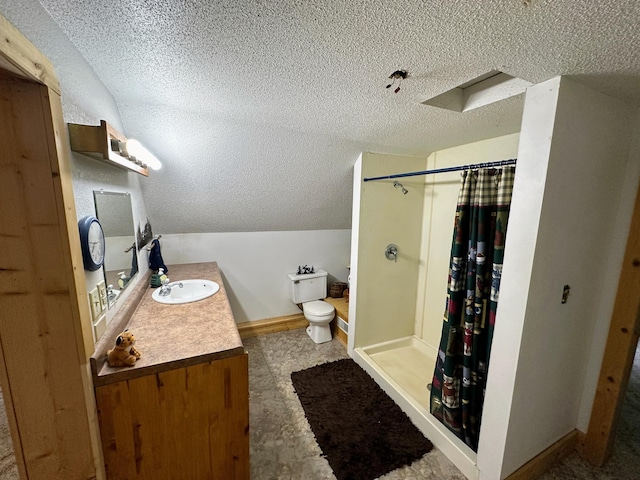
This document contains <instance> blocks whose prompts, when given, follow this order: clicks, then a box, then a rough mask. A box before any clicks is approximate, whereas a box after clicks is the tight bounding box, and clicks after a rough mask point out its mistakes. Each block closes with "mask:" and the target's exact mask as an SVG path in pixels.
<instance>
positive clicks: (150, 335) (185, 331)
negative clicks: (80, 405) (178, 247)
mask: <svg viewBox="0 0 640 480" xmlns="http://www.w3.org/2000/svg"><path fill="white" fill-rule="evenodd" d="M168 269H169V271H168V272H167V276H168V277H169V279H170V280H171V281H172V282H176V281H180V280H188V279H205V280H212V281H214V282H216V283H218V284H219V285H220V291H218V292H217V293H216V294H215V295H212V296H211V297H209V298H205V299H204V300H200V301H198V302H193V303H184V304H180V305H166V304H162V303H158V302H156V301H155V300H153V299H152V298H151V295H152V294H153V292H154V291H155V289H153V288H148V282H145V285H142V288H144V289H145V290H146V291H144V292H143V293H142V294H141V300H140V303H139V304H138V306H137V308H136V309H135V310H134V311H133V314H132V315H131V317H130V318H129V319H128V321H127V323H126V328H128V329H129V331H131V332H132V333H133V334H134V335H135V337H136V344H135V347H136V349H137V350H138V351H139V352H140V353H141V358H140V359H138V361H137V362H136V363H135V365H133V366H130V367H118V368H113V367H110V366H109V365H108V364H107V363H106V355H105V354H104V352H106V348H113V346H114V341H115V337H116V336H117V334H118V333H120V332H119V331H116V332H110V331H109V330H108V331H107V332H105V335H103V338H101V339H100V341H99V342H98V343H96V353H95V354H94V357H92V358H91V364H92V370H93V375H94V385H95V386H99V385H105V384H108V383H113V382H119V381H123V380H129V379H132V378H136V377H141V376H144V375H150V374H155V373H158V372H162V371H167V370H172V369H175V368H182V367H186V366H189V365H196V364H199V363H204V362H209V361H212V360H217V359H221V358H226V357H231V356H234V355H239V354H241V353H243V352H244V347H243V345H242V340H241V339H240V334H239V333H238V328H237V327H236V322H235V320H234V318H233V312H232V311H231V306H230V305H229V300H228V298H227V293H226V291H225V288H224V283H223V281H222V276H221V275H220V270H219V269H218V264H217V263H215V262H212V263H192V264H186V265H169V266H168ZM118 330H120V329H118ZM101 342H102V343H101ZM105 343H106V345H105Z"/></svg>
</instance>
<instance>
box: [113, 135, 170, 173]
mask: <svg viewBox="0 0 640 480" xmlns="http://www.w3.org/2000/svg"><path fill="white" fill-rule="evenodd" d="M118 143H119V145H118V147H119V148H118V149H119V150H120V151H121V152H125V153H126V154H125V155H124V156H125V157H128V158H129V159H130V160H131V161H135V162H142V163H143V164H145V165H147V166H148V167H149V168H152V169H153V170H160V169H161V168H162V163H160V160H158V159H157V158H156V157H155V155H153V154H152V153H151V152H150V151H149V150H147V149H146V148H144V147H143V146H142V144H141V143H140V142H139V141H138V140H136V139H135V138H129V139H128V140H127V141H126V142H124V143H123V142H118Z"/></svg>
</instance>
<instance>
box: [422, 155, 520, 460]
mask: <svg viewBox="0 0 640 480" xmlns="http://www.w3.org/2000/svg"><path fill="white" fill-rule="evenodd" d="M514 175H515V167H504V168H502V169H501V170H495V169H487V168H485V169H481V170H478V171H465V172H464V173H463V174H462V185H461V188H460V193H459V195H458V208H457V210H456V218H455V224H454V229H453V241H452V245H451V260H450V263H449V282H448V286H447V301H446V307H445V312H444V321H443V325H442V337H441V339H440V348H439V350H438V358H437V360H436V367H435V371H434V374H433V381H432V384H431V406H430V410H431V413H432V414H433V415H434V416H435V417H437V418H438V419H439V420H440V421H441V422H442V423H443V424H444V425H446V426H447V427H448V428H449V429H450V430H451V431H452V432H454V433H455V434H456V435H457V436H459V437H460V438H461V439H462V440H464V442H465V443H466V444H467V445H469V447H471V448H472V449H473V450H474V451H477V448H478V435H479V432H480V420H481V416H482V404H483V401H484V390H485V385H486V376H487V366H488V364H489V354H490V351H491V341H492V339H493V328H494V326H495V318H496V310H497V307H498V296H499V292H500V278H501V276H502V259H503V255H504V244H505V240H506V233H507V220H508V218H509V206H510V204H511V194H512V191H513V179H514Z"/></svg>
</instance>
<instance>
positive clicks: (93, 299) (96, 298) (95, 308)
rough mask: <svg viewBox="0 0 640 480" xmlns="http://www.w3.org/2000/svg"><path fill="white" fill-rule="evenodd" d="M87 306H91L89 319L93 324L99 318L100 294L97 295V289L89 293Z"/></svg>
mask: <svg viewBox="0 0 640 480" xmlns="http://www.w3.org/2000/svg"><path fill="white" fill-rule="evenodd" d="M89 305H90V306H91V319H92V320H93V321H94V322H95V321H96V320H98V317H99V316H100V312H101V307H100V294H99V293H98V287H96V288H94V289H93V290H91V291H90V292H89Z"/></svg>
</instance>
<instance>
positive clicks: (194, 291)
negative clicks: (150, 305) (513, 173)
mask: <svg viewBox="0 0 640 480" xmlns="http://www.w3.org/2000/svg"><path fill="white" fill-rule="evenodd" d="M179 282H181V283H182V288H180V286H178V285H175V286H173V287H171V293H170V294H169V295H160V291H161V290H160V289H159V288H158V289H156V291H155V292H153V295H151V298H153V299H154V300H155V301H156V302H160V303H166V304H169V305H177V304H180V303H190V302H197V301H199V300H203V299H205V298H207V297H210V296H211V295H213V294H214V293H217V291H218V290H220V285H218V284H217V283H216V282H212V281H211V280H199V279H192V280H179ZM172 283H176V284H177V283H178V282H172Z"/></svg>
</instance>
